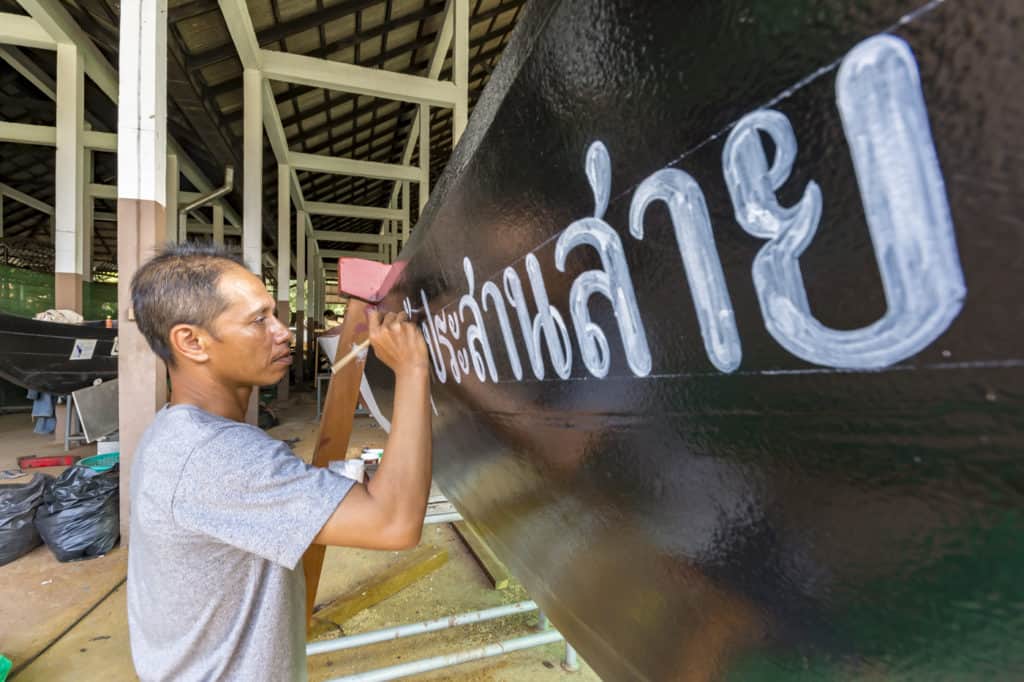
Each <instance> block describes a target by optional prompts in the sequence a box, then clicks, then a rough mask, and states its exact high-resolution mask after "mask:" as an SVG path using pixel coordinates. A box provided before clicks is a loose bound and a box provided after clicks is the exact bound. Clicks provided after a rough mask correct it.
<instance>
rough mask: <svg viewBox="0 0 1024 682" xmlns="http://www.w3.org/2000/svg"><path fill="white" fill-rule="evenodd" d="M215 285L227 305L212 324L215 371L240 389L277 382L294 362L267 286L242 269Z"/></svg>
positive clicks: (229, 272)
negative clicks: (275, 314)
mask: <svg viewBox="0 0 1024 682" xmlns="http://www.w3.org/2000/svg"><path fill="white" fill-rule="evenodd" d="M217 287H218V290H219V291H220V295H221V296H222V297H224V300H225V302H226V303H227V304H228V305H227V309H225V310H224V312H222V313H221V314H220V315H219V316H217V318H216V319H215V320H214V322H213V324H212V325H211V326H212V329H211V330H210V332H211V336H212V338H211V339H210V342H209V346H208V348H207V351H208V354H209V361H210V367H211V369H213V371H214V372H215V373H216V374H217V375H218V376H219V377H221V378H222V379H223V380H225V381H227V382H230V383H234V384H238V385H253V386H269V385H271V384H275V383H277V382H278V381H280V380H281V379H282V378H283V377H284V376H285V374H286V373H287V372H288V366H289V365H291V364H292V360H291V352H290V343H291V332H290V331H289V330H288V327H287V326H286V325H285V324H284V323H282V322H281V321H280V320H278V319H277V318H276V317H275V316H274V311H275V304H274V299H273V298H271V297H270V294H268V293H267V289H266V287H264V286H263V282H261V281H260V280H259V279H257V278H256V277H255V276H254V275H253V274H252V273H251V272H249V271H247V270H245V269H244V268H242V267H240V266H233V267H231V268H229V269H228V270H226V271H225V272H224V273H223V274H221V276H220V280H219V281H218V284H217Z"/></svg>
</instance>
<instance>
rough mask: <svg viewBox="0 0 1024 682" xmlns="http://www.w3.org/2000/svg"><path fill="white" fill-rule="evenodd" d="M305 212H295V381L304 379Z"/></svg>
mask: <svg viewBox="0 0 1024 682" xmlns="http://www.w3.org/2000/svg"><path fill="white" fill-rule="evenodd" d="M305 287H306V212H305V211H296V212H295V369H296V371H295V381H297V382H302V381H305V379H306V376H305V374H306V371H305V358H306V353H305V350H304V349H303V343H304V342H305V341H304V339H305V330H306V294H305Z"/></svg>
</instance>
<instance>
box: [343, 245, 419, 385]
mask: <svg viewBox="0 0 1024 682" xmlns="http://www.w3.org/2000/svg"><path fill="white" fill-rule="evenodd" d="M404 269H405V262H404V261H399V262H398V263H394V264H392V265H386V264H384V263H375V262H373V261H368V260H364V259H362V258H339V259H338V291H339V293H341V294H345V295H348V296H354V297H355V298H358V299H361V300H363V301H366V302H367V303H370V304H373V305H377V304H378V303H380V302H381V301H382V300H383V299H384V297H385V296H386V295H387V293H388V291H390V290H391V287H392V286H394V284H395V282H397V281H398V279H399V278H400V277H401V275H402V271H403V270H404ZM421 316H422V309H421V308H416V309H414V310H413V311H412V315H411V316H407V317H408V318H409V321H410V322H416V321H417V320H418V319H419V318H420V317H421ZM369 347H370V339H366V340H365V341H363V342H362V343H359V344H356V345H355V346H353V347H352V350H351V351H349V352H348V353H346V354H345V357H343V358H342V359H341V360H338V361H337V362H335V363H334V364H333V365H331V374H337V373H338V372H339V371H340V370H341V368H342V367H344V366H345V365H347V364H348V363H350V362H352V361H353V360H354V359H356V358H357V357H359V356H360V355H362V354H363V353H365V352H366V349H367V348H369Z"/></svg>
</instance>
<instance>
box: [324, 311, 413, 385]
mask: <svg viewBox="0 0 1024 682" xmlns="http://www.w3.org/2000/svg"><path fill="white" fill-rule="evenodd" d="M422 318H423V309H422V308H413V311H412V318H410V317H409V316H408V315H406V316H405V319H406V320H408V321H409V322H412V323H414V324H415V323H416V322H419V321H420V320H421V319H422ZM369 347H370V339H366V340H365V341H363V342H361V343H357V344H356V345H354V346H352V350H350V351H349V352H348V353H346V354H345V357H343V358H342V359H341V360H338V361H337V362H335V363H334V364H333V365H331V374H337V373H338V372H340V371H341V368H342V367H344V366H345V365H347V364H348V363H350V362H352V361H353V360H355V359H356V358H357V357H359V356H360V355H362V354H363V353H365V352H366V349H367V348H369Z"/></svg>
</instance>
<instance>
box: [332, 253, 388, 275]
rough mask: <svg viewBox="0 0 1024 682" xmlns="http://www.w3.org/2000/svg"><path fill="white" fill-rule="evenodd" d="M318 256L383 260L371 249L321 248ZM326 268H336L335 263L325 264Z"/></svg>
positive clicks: (334, 258)
mask: <svg viewBox="0 0 1024 682" xmlns="http://www.w3.org/2000/svg"><path fill="white" fill-rule="evenodd" d="M320 258H322V259H324V260H328V261H330V260H337V259H339V258H365V259H366V260H375V261H380V262H385V260H384V257H383V256H380V255H378V254H376V253H374V252H373V251H347V250H343V249H321V250H320ZM326 267H327V269H334V270H337V269H338V266H337V264H336V263H335V264H333V265H327V266H326Z"/></svg>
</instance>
